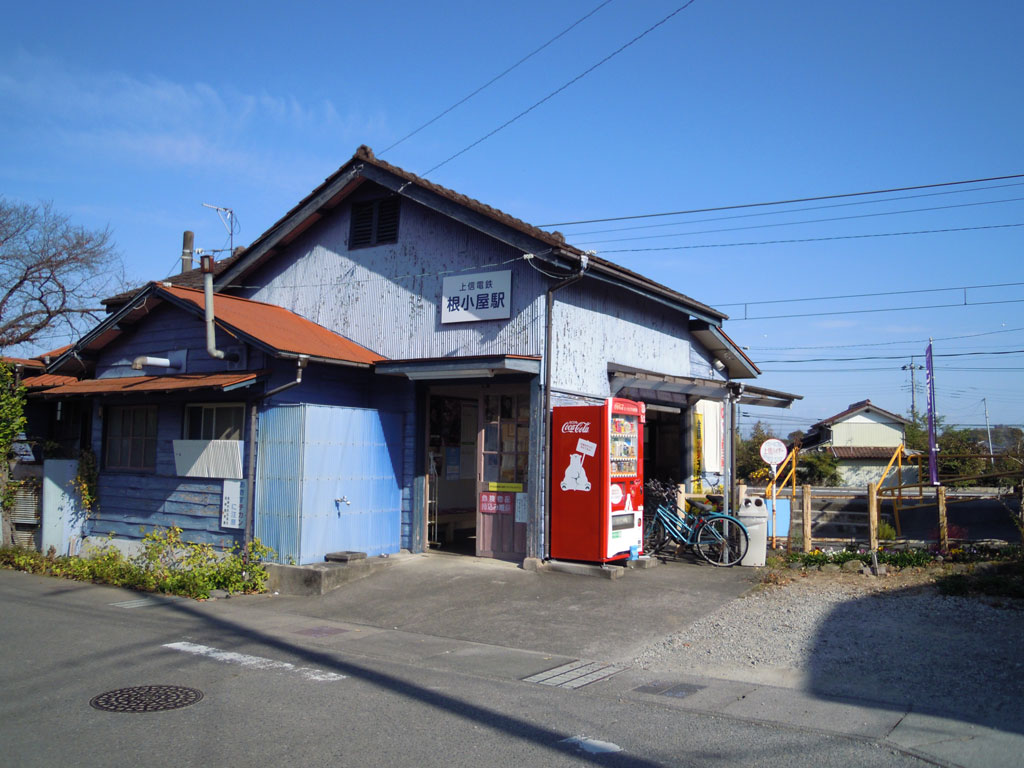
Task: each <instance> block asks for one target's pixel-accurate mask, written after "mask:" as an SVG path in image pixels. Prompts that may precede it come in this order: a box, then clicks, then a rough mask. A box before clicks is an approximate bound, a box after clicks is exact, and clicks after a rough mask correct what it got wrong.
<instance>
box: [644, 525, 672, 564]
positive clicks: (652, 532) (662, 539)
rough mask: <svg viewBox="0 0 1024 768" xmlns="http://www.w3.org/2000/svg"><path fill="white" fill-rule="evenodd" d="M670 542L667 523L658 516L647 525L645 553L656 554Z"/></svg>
mask: <svg viewBox="0 0 1024 768" xmlns="http://www.w3.org/2000/svg"><path fill="white" fill-rule="evenodd" d="M666 544H668V533H666V532H665V525H664V523H662V522H661V520H658V519H657V518H655V519H654V521H653V522H652V523H651V524H650V525H649V526H648V527H647V531H646V533H645V535H644V553H645V554H648V555H656V554H658V553H660V552H661V550H663V549H664V548H665V545H666Z"/></svg>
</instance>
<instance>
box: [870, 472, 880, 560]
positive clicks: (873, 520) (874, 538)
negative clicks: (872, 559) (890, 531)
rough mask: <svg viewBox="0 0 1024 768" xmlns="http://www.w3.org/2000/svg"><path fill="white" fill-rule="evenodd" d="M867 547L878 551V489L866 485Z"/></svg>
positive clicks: (872, 484)
mask: <svg viewBox="0 0 1024 768" xmlns="http://www.w3.org/2000/svg"><path fill="white" fill-rule="evenodd" d="M868 547H870V549H871V551H872V552H877V551H878V489H877V488H876V487H875V484H874V483H868Z"/></svg>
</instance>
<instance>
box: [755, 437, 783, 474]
mask: <svg viewBox="0 0 1024 768" xmlns="http://www.w3.org/2000/svg"><path fill="white" fill-rule="evenodd" d="M786 453H787V451H786V444H785V443H784V442H782V441H781V440H778V439H776V438H774V437H772V438H769V439H767V440H765V441H764V442H763V443H761V458H762V459H764V462H765V464H771V465H772V466H773V467H777V466H778V465H779V464H781V463H782V462H783V461H785V459H786Z"/></svg>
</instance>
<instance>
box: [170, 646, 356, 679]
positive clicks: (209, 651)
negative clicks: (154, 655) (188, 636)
mask: <svg viewBox="0 0 1024 768" xmlns="http://www.w3.org/2000/svg"><path fill="white" fill-rule="evenodd" d="M164 648H171V649H173V650H175V651H183V652H184V653H192V654H195V655H196V656H205V657H206V658H208V659H213V660H214V661H222V662H224V663H225V664H238V665H239V666H242V667H250V668H252V669H280V670H287V671H292V672H298V673H299V674H300V675H302V676H303V677H304V678H306V679H307V680H316V681H320V682H332V681H334V680H344V679H345V675H339V674H338V673H336V672H325V671H324V670H322V669H314V668H313V667H297V666H295V665H294V664H291V663H290V662H287V661H274V660H273V659H265V658H263V657H262V656H249V655H248V654H245V653H234V652H233V651H222V650H220V649H218V648H211V647H210V646H208V645H197V644H196V643H165V644H164Z"/></svg>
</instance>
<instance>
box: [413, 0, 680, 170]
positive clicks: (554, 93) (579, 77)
mask: <svg viewBox="0 0 1024 768" xmlns="http://www.w3.org/2000/svg"><path fill="white" fill-rule="evenodd" d="M695 1H696V0H688V2H686V3H684V4H683V5H681V6H679V7H678V8H676V9H675V10H674V11H672V13H670V14H669V15H668V16H666V17H665V18H663V19H662V20H661V21H659V22H658V23H657V24H654V25H652V26H650V27H648V28H647V29H645V30H644V31H643V32H641V33H640V34H639V35H637V36H636V37H634V38H633V39H632V40H630V41H629V42H628V43H626V44H625V45H623V46H622V47H620V48H619V49H618V50H616V51H613V52H612V53H610V54H608V55H607V56H605V57H604V58H603V59H601V60H600V61H599V62H597V63H596V64H594V65H593V66H591V67H590V68H589V69H586V70H584V71H583V72H581V73H580V74H578V75H576V77H574V78H573V79H572V80H570V81H569V82H567V83H565V85H563V86H561V87H560V88H556V89H555V90H553V91H552V92H551V93H549V94H548V95H547V96H545V97H544V98H543V99H541V100H540V101H538V102H536V103H535V104H533V106H530V107H527V108H526V109H524V110H523V111H522V112H520V113H519V114H518V115H516V116H515V117H513V118H510V119H509V120H506V121H505V122H504V123H502V124H501V125H499V126H498V127H497V128H495V129H494V130H493V131H491V132H490V133H487V134H485V135H483V136H481V137H480V138H479V139H477V140H476V141H474V142H473V143H472V144H470V145H469V146H467V147H465V148H463V149H460V150H459V151H458V152H456V153H455V154H454V155H452V156H451V157H449V158H447V159H446V160H442V161H441V162H440V163H438V164H437V165H435V166H434V167H433V168H430V169H429V170H427V171H425V172H423V173H421V174H420V176H422V177H426V176H429V175H430V174H431V173H433V172H434V171H436V170H437V169H438V168H440V167H441V166H443V165H447V164H448V163H450V162H451V161H452V160H454V159H455V158H457V157H458V156H459V155H462V154H464V153H466V152H468V151H469V150H471V149H472V148H473V147H475V146H476V145H478V144H480V143H482V142H484V141H486V140H487V139H489V138H491V136H493V135H494V134H496V133H498V132H499V131H502V130H504V129H505V128H507V127H508V126H510V125H512V123H514V122H516V121H517V120H519V119H520V118H522V117H525V116H526V115H528V114H530V112H532V111H533V110H535V109H536V108H537V107H539V106H540V105H541V104H543V103H544V102H546V101H548V100H550V99H552V98H554V97H555V96H557V95H558V94H559V93H561V92H562V91H564V90H565V89H566V88H568V87H569V86H570V85H572V84H573V83H576V82H578V81H579V80H582V79H583V78H584V77H586V76H587V75H589V74H590V73H591V72H593V71H594V70H595V69H597V68H598V67H600V66H601V65H602V64H604V63H606V62H608V61H610V60H611V59H613V58H615V57H616V56H618V55H619V54H620V53H622V52H623V51H624V50H626V49H627V48H629V47H630V46H631V45H633V44H634V43H636V42H638V41H639V40H641V39H642V38H644V37H646V36H647V35H649V34H650V33H651V32H653V31H654V30H655V29H657V28H658V27H660V26H661V25H662V24H664V23H666V22H667V21H668V20H669V19H671V18H672V17H673V16H675V15H676V14H678V13H681V12H682V11H685V10H686V9H687V8H689V7H690V6H691V5H693V4H694V2H695Z"/></svg>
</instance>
